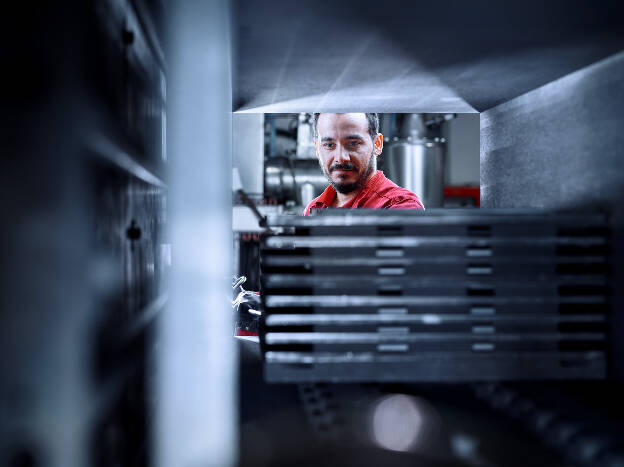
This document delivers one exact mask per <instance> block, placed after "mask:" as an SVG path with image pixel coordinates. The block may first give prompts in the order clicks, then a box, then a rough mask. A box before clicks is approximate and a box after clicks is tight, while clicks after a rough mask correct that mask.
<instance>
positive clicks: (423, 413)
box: [369, 394, 439, 452]
mask: <svg viewBox="0 0 624 467" xmlns="http://www.w3.org/2000/svg"><path fill="white" fill-rule="evenodd" d="M438 425H439V418H438V416H437V413H436V412H435V410H434V409H433V407H432V406H431V405H430V404H429V403H427V402H426V401H425V400H423V399H420V398H417V397H413V396H409V395H406V394H392V395H388V396H385V397H383V398H381V399H379V400H377V401H376V402H375V403H374V404H373V405H372V407H371V411H370V417H369V433H370V437H371V440H372V441H373V442H374V443H375V444H377V445H378V446H379V447H381V448H384V449H388V450H391V451H401V452H414V451H417V450H422V449H423V448H425V447H426V444H427V443H428V442H429V441H430V440H431V439H432V437H433V436H434V435H435V434H436V433H437V430H438Z"/></svg>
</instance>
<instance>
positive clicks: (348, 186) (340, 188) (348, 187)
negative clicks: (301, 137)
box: [321, 151, 375, 195]
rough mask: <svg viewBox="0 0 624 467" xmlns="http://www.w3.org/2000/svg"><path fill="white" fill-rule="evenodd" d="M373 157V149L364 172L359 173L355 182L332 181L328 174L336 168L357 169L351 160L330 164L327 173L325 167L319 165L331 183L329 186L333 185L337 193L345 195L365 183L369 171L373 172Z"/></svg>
mask: <svg viewBox="0 0 624 467" xmlns="http://www.w3.org/2000/svg"><path fill="white" fill-rule="evenodd" d="M374 157H375V151H373V152H371V156H370V158H369V159H368V165H367V167H366V170H364V172H362V173H361V174H360V176H359V177H358V179H357V180H356V181H355V182H352V183H339V182H334V181H333V180H332V179H331V177H330V175H331V173H332V172H333V171H334V170H338V169H342V170H357V167H356V166H355V165H354V164H352V163H351V162H345V163H344V164H334V165H332V166H330V167H329V173H327V171H325V168H324V167H323V166H322V165H321V168H322V169H323V173H324V174H325V177H327V180H328V181H329V183H331V186H333V187H334V190H336V191H337V192H338V193H342V194H343V195H346V194H348V193H352V192H353V191H355V190H357V189H358V188H363V187H364V185H365V184H366V181H367V180H368V177H369V176H370V174H371V173H373V169H374Z"/></svg>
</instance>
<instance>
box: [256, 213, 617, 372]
mask: <svg viewBox="0 0 624 467" xmlns="http://www.w3.org/2000/svg"><path fill="white" fill-rule="evenodd" d="M269 225H271V226H272V227H274V228H282V229H283V231H284V232H285V233H283V234H280V235H273V236H267V237H266V238H264V239H263V240H262V249H261V287H262V292H261V293H262V297H263V305H264V311H265V313H264V317H263V321H262V325H261V331H260V341H261V346H262V353H263V359H264V366H265V379H266V380H267V381H269V382H304V381H332V382H365V381H370V382H373V381H379V382H381V381H396V382H415V381H435V382H445V381H448V382H451V381H483V380H526V379H544V380H546V379H596V378H604V377H605V376H606V371H607V367H606V351H607V335H608V332H607V331H608V326H607V320H608V315H609V275H610V245H609V242H610V231H609V225H608V221H607V216H606V215H604V214H601V213H547V212H541V211H539V212H536V211H501V210H485V209H481V210H440V211H426V212H424V213H423V212H420V211H401V212H397V211H371V210H327V211H325V212H323V213H321V214H319V215H316V216H312V217H293V216H275V217H273V218H270V219H269Z"/></svg>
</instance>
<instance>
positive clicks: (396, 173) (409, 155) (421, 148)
mask: <svg viewBox="0 0 624 467" xmlns="http://www.w3.org/2000/svg"><path fill="white" fill-rule="evenodd" d="M382 158H383V168H384V172H385V175H386V176H387V177H388V178H389V179H390V180H392V181H393V182H394V183H396V184H397V185H399V186H401V187H403V188H407V189H408V190H410V191H412V192H414V193H416V195H418V197H419V198H420V199H421V201H422V202H423V204H424V205H425V208H434V207H441V206H442V204H443V201H444V164H445V159H446V141H445V140H444V139H443V138H434V139H426V138H423V139H412V138H402V139H394V140H393V141H391V142H390V143H389V144H387V145H385V147H384V151H383V155H382Z"/></svg>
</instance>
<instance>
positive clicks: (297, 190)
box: [264, 157, 329, 205]
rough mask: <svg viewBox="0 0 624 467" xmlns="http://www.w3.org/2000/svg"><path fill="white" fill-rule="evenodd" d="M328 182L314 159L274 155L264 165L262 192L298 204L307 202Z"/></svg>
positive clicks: (318, 193)
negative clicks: (274, 156)
mask: <svg viewBox="0 0 624 467" xmlns="http://www.w3.org/2000/svg"><path fill="white" fill-rule="evenodd" d="M328 184H329V182H328V181H327V178H325V175H324V174H323V171H322V170H321V168H320V167H319V164H318V161H317V160H316V159H288V158H286V157H276V158H272V159H269V160H268V161H266V163H265V166H264V194H265V196H267V197H272V198H276V199H277V200H278V201H279V202H285V201H289V200H292V201H295V202H296V203H297V204H298V205H304V204H308V202H309V201H311V200H312V199H314V198H315V197H316V196H318V195H320V194H321V193H322V192H323V190H324V189H325V188H326V187H327V185H328ZM304 198H305V199H304ZM306 201H307V202H306Z"/></svg>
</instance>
